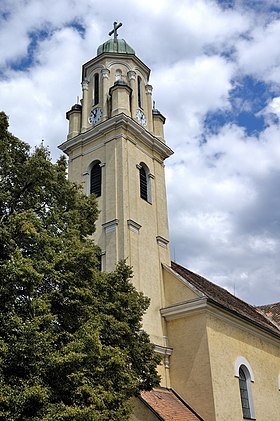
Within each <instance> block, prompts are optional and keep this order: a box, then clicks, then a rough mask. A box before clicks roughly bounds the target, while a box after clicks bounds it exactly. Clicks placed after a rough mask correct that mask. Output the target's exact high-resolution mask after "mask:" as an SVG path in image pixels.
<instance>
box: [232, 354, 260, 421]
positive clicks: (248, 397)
mask: <svg viewBox="0 0 280 421" xmlns="http://www.w3.org/2000/svg"><path fill="white" fill-rule="evenodd" d="M235 376H236V377H238V380H239V391H240V400H241V407H242V414H243V418H245V419H255V414H254V404H253V396H252V388H251V383H252V382H253V381H254V375H253V372H252V368H251V366H250V364H249V363H248V361H247V360H246V359H245V358H244V357H238V358H237V360H236V362H235Z"/></svg>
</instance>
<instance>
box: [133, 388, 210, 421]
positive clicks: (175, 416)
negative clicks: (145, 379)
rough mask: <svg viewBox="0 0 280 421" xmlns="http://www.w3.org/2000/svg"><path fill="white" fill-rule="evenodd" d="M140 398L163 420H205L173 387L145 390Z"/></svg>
mask: <svg viewBox="0 0 280 421" xmlns="http://www.w3.org/2000/svg"><path fill="white" fill-rule="evenodd" d="M140 399H141V400H142V401H143V402H144V403H145V404H146V405H147V406H149V407H150V408H152V410H153V412H154V413H155V414H156V415H157V416H158V418H159V419H160V420H162V421H201V420H202V421H203V419H202V418H201V417H200V416H199V415H197V414H196V413H195V411H193V409H192V408H191V407H190V406H189V405H187V403H186V402H184V401H183V399H181V398H180V396H179V395H177V393H176V392H174V390H172V389H164V388H157V389H153V390H150V391H143V392H141V397H140Z"/></svg>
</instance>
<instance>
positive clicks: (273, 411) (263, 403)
mask: <svg viewBox="0 0 280 421" xmlns="http://www.w3.org/2000/svg"><path fill="white" fill-rule="evenodd" d="M247 327H248V324H247ZM207 336H208V341H209V352H210V362H211V372H212V378H213V392H214V396H215V410H216V419H217V421H222V420H224V421H227V420H241V419H242V408H241V402H240V394H239V383H238V378H236V377H234V365H235V361H236V359H237V357H239V356H243V357H244V358H246V360H247V361H248V362H249V364H250V366H251V368H252V370H253V374H254V377H255V381H254V383H251V386H252V394H253V403H254V409H255V416H256V419H257V420H260V421H266V420H271V421H277V420H279V419H280V392H279V390H278V387H277V378H278V374H279V370H280V347H279V346H276V345H275V344H273V343H271V342H270V341H269V340H267V339H265V338H264V337H257V336H256V335H255V334H253V333H250V332H248V331H246V330H243V329H242V328H238V327H237V326H234V325H233V324H232V323H229V322H227V321H225V320H222V319H220V318H217V317H216V316H214V315H209V316H208V318H207ZM225 402H226V404H225Z"/></svg>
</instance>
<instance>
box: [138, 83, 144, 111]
mask: <svg viewBox="0 0 280 421" xmlns="http://www.w3.org/2000/svg"><path fill="white" fill-rule="evenodd" d="M137 88H138V107H140V108H142V105H143V104H142V102H143V101H142V79H141V77H140V76H138V77H137Z"/></svg>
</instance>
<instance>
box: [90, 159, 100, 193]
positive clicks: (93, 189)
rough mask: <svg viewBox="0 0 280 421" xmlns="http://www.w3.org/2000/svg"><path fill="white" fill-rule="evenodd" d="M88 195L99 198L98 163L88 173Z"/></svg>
mask: <svg viewBox="0 0 280 421" xmlns="http://www.w3.org/2000/svg"><path fill="white" fill-rule="evenodd" d="M90 193H93V194H95V196H96V197H99V196H101V167H100V161H98V162H96V163H95V164H94V165H93V167H92V168H91V171H90Z"/></svg>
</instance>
